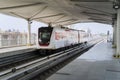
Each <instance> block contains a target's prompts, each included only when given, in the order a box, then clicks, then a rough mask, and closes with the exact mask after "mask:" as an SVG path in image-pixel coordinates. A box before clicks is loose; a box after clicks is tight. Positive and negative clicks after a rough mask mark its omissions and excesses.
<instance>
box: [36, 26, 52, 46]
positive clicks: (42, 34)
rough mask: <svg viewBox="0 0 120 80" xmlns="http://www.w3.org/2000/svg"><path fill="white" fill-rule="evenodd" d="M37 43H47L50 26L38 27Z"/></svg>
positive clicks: (50, 31)
mask: <svg viewBox="0 0 120 80" xmlns="http://www.w3.org/2000/svg"><path fill="white" fill-rule="evenodd" d="M38 34H39V44H40V45H45V46H47V45H49V42H50V38H51V34H52V28H40V29H39V33H38Z"/></svg>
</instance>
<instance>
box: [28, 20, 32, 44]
mask: <svg viewBox="0 0 120 80" xmlns="http://www.w3.org/2000/svg"><path fill="white" fill-rule="evenodd" d="M27 36H28V38H27V46H31V21H30V20H28V34H27Z"/></svg>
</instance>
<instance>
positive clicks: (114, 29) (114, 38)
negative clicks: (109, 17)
mask: <svg viewBox="0 0 120 80" xmlns="http://www.w3.org/2000/svg"><path fill="white" fill-rule="evenodd" d="M116 34H117V27H116V20H114V22H113V48H115V47H116Z"/></svg>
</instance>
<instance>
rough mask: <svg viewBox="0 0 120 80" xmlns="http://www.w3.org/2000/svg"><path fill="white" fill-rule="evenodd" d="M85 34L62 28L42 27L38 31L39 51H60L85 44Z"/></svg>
mask: <svg viewBox="0 0 120 80" xmlns="http://www.w3.org/2000/svg"><path fill="white" fill-rule="evenodd" d="M84 36H85V32H84V31H81V30H73V29H65V28H61V27H53V28H52V27H41V28H39V29H38V39H37V48H38V49H52V50H53V49H59V48H62V47H66V46H70V45H74V44H78V43H82V42H84V39H83V37H84Z"/></svg>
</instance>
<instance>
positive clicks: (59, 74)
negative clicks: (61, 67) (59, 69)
mask: <svg viewBox="0 0 120 80" xmlns="http://www.w3.org/2000/svg"><path fill="white" fill-rule="evenodd" d="M56 74H59V75H71V74H69V73H56Z"/></svg>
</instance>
